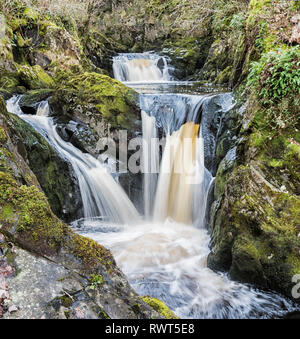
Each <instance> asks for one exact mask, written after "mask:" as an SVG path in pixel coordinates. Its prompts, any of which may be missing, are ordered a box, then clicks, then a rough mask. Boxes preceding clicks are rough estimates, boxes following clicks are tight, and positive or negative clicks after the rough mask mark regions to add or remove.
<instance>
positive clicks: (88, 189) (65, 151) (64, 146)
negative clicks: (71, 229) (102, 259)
mask: <svg viewBox="0 0 300 339" xmlns="http://www.w3.org/2000/svg"><path fill="white" fill-rule="evenodd" d="M19 100H20V97H16V96H15V97H12V98H11V99H10V100H8V101H7V110H8V111H9V112H11V113H14V114H17V115H18V116H20V118H22V119H23V120H25V121H26V122H28V123H29V124H31V125H32V126H33V127H34V128H35V129H36V130H37V131H38V132H39V133H41V134H42V135H43V136H44V137H45V138H46V139H47V140H48V141H49V142H50V143H51V145H52V146H53V147H54V148H55V150H56V151H57V152H58V154H59V155H60V156H61V157H63V158H65V159H66V160H67V161H69V162H70V163H71V165H72V167H73V169H74V173H75V175H76V177H77V179H78V182H79V188H80V193H81V197H82V202H83V210H84V217H85V219H90V218H95V217H99V218H103V219H105V220H107V221H109V222H111V223H118V224H126V223H130V224H132V223H134V222H138V220H139V214H138V212H137V210H136V209H135V207H134V205H133V204H132V202H131V201H130V200H129V198H128V197H127V195H126V193H125V192H124V190H123V189H122V187H121V186H120V185H119V184H118V183H117V182H116V181H115V180H114V179H113V177H112V176H111V175H110V174H109V172H108V170H107V168H106V167H104V166H103V165H102V164H101V163H100V161H98V160H97V159H95V158H94V157H92V156H91V155H90V154H87V153H83V152H81V151H80V150H79V149H77V148H76V147H74V146H73V145H72V144H71V143H68V142H65V141H64V140H62V139H61V137H60V136H59V135H58V133H57V131H56V126H55V125H54V123H53V120H52V119H51V118H49V117H48V116H47V115H48V113H49V105H48V102H47V101H43V102H41V103H40V105H39V107H38V110H37V114H36V115H25V114H23V113H22V110H21V109H20V106H19Z"/></svg>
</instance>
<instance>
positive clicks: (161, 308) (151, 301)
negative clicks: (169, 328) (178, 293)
mask: <svg viewBox="0 0 300 339" xmlns="http://www.w3.org/2000/svg"><path fill="white" fill-rule="evenodd" d="M141 299H142V300H143V301H144V302H145V303H146V304H148V305H149V306H151V307H152V308H153V309H154V310H155V311H156V312H158V313H159V314H160V315H162V316H163V317H164V318H166V319H179V318H178V317H177V316H176V314H174V313H173V312H172V311H171V310H170V309H169V307H168V306H167V305H166V304H165V303H163V302H162V301H161V300H159V299H156V298H151V297H149V296H144V297H141Z"/></svg>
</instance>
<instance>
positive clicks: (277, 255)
mask: <svg viewBox="0 0 300 339" xmlns="http://www.w3.org/2000/svg"><path fill="white" fill-rule="evenodd" d="M247 105H248V108H247V111H245V107H247ZM250 112H252V113H253V106H251V104H250V103H249V102H248V103H246V105H245V104H244V105H240V107H239V106H236V107H235V108H234V109H233V110H232V111H231V112H230V113H229V114H228V117H227V122H226V121H225V122H226V126H227V127H228V131H229V134H233V135H234V134H235V135H236V138H231V141H230V140H229V141H230V142H229V143H228V145H227V141H226V149H228V148H230V149H229V150H228V152H227V153H226V150H225V151H223V149H224V142H223V140H224V138H223V137H221V138H220V139H219V142H218V147H217V150H219V151H217V156H218V159H222V160H221V161H220V162H219V166H218V171H217V175H216V180H215V188H214V196H215V201H214V203H213V204H212V208H211V220H210V231H211V236H212V239H211V250H212V251H211V254H210V255H209V258H208V265H209V267H211V268H213V269H216V270H221V271H229V274H230V276H231V277H232V278H233V279H235V280H239V281H241V282H247V283H252V284H255V285H258V286H261V287H263V288H266V289H273V290H277V291H279V292H281V293H283V294H285V295H286V296H288V297H289V298H292V288H293V286H294V284H293V282H292V277H293V276H294V275H295V274H299V273H300V252H299V251H300V247H299V244H300V243H299V234H300V219H299V211H300V199H299V196H298V195H297V192H299V191H298V188H297V185H298V184H299V178H298V175H297V174H296V172H297V168H299V156H300V147H299V145H297V144H293V143H291V142H290V141H288V137H287V136H282V137H281V138H277V139H271V140H270V139H268V141H267V142H266V141H265V142H266V144H261V143H260V141H261V140H262V139H264V140H266V136H264V135H262V134H261V132H254V131H255V127H254V126H255V125H254V121H255V120H256V119H257V115H255V114H254V115H252V116H251V117H250V116H249V114H250V115H251V113H250ZM241 113H242V114H241ZM256 114H257V113H256ZM230 120H231V121H232V122H233V121H235V122H236V124H235V125H232V123H230ZM253 120H254V121H253ZM230 126H231V127H230ZM262 130H263V129H261V131H262ZM256 133H258V134H259V135H257V134H256ZM265 133H266V132H265ZM267 133H270V132H267ZM280 145H281V146H280ZM221 150H222V151H221ZM273 152H274V153H273ZM272 153H273V154H272ZM275 153H276V155H275ZM275 158H279V159H281V163H280V164H279V165H278V166H279V167H277V175H276V174H274V173H273V170H274V167H273V166H275V167H276V166H277V164H276V163H274V159H275ZM288 159H289V160H288ZM272 167H273V168H272ZM279 168H280V169H281V170H280V171H279V170H278V169H279ZM298 170H299V169H298ZM295 171H296V172H295ZM271 173H272V174H271ZM295 175H296V177H297V178H296V177H295ZM296 301H297V300H296Z"/></svg>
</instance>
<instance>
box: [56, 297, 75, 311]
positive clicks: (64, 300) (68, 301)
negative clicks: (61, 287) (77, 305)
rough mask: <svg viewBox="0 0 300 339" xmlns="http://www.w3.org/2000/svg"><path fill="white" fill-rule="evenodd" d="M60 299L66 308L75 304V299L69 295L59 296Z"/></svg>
mask: <svg viewBox="0 0 300 339" xmlns="http://www.w3.org/2000/svg"><path fill="white" fill-rule="evenodd" d="M58 300H60V302H61V304H62V305H63V306H64V307H66V308H69V307H71V306H72V305H73V300H72V299H71V298H70V297H69V296H66V295H65V296H63V297H59V298H58Z"/></svg>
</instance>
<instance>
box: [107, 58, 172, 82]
mask: <svg viewBox="0 0 300 339" xmlns="http://www.w3.org/2000/svg"><path fill="white" fill-rule="evenodd" d="M113 72H114V77H115V79H117V80H119V81H123V82H124V81H129V82H149V81H157V82H159V81H170V80H171V76H170V74H169V67H168V62H167V59H166V58H165V57H162V56H159V55H157V54H155V53H150V52H148V53H143V54H140V53H132V54H119V55H118V56H116V57H114V58H113Z"/></svg>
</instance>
